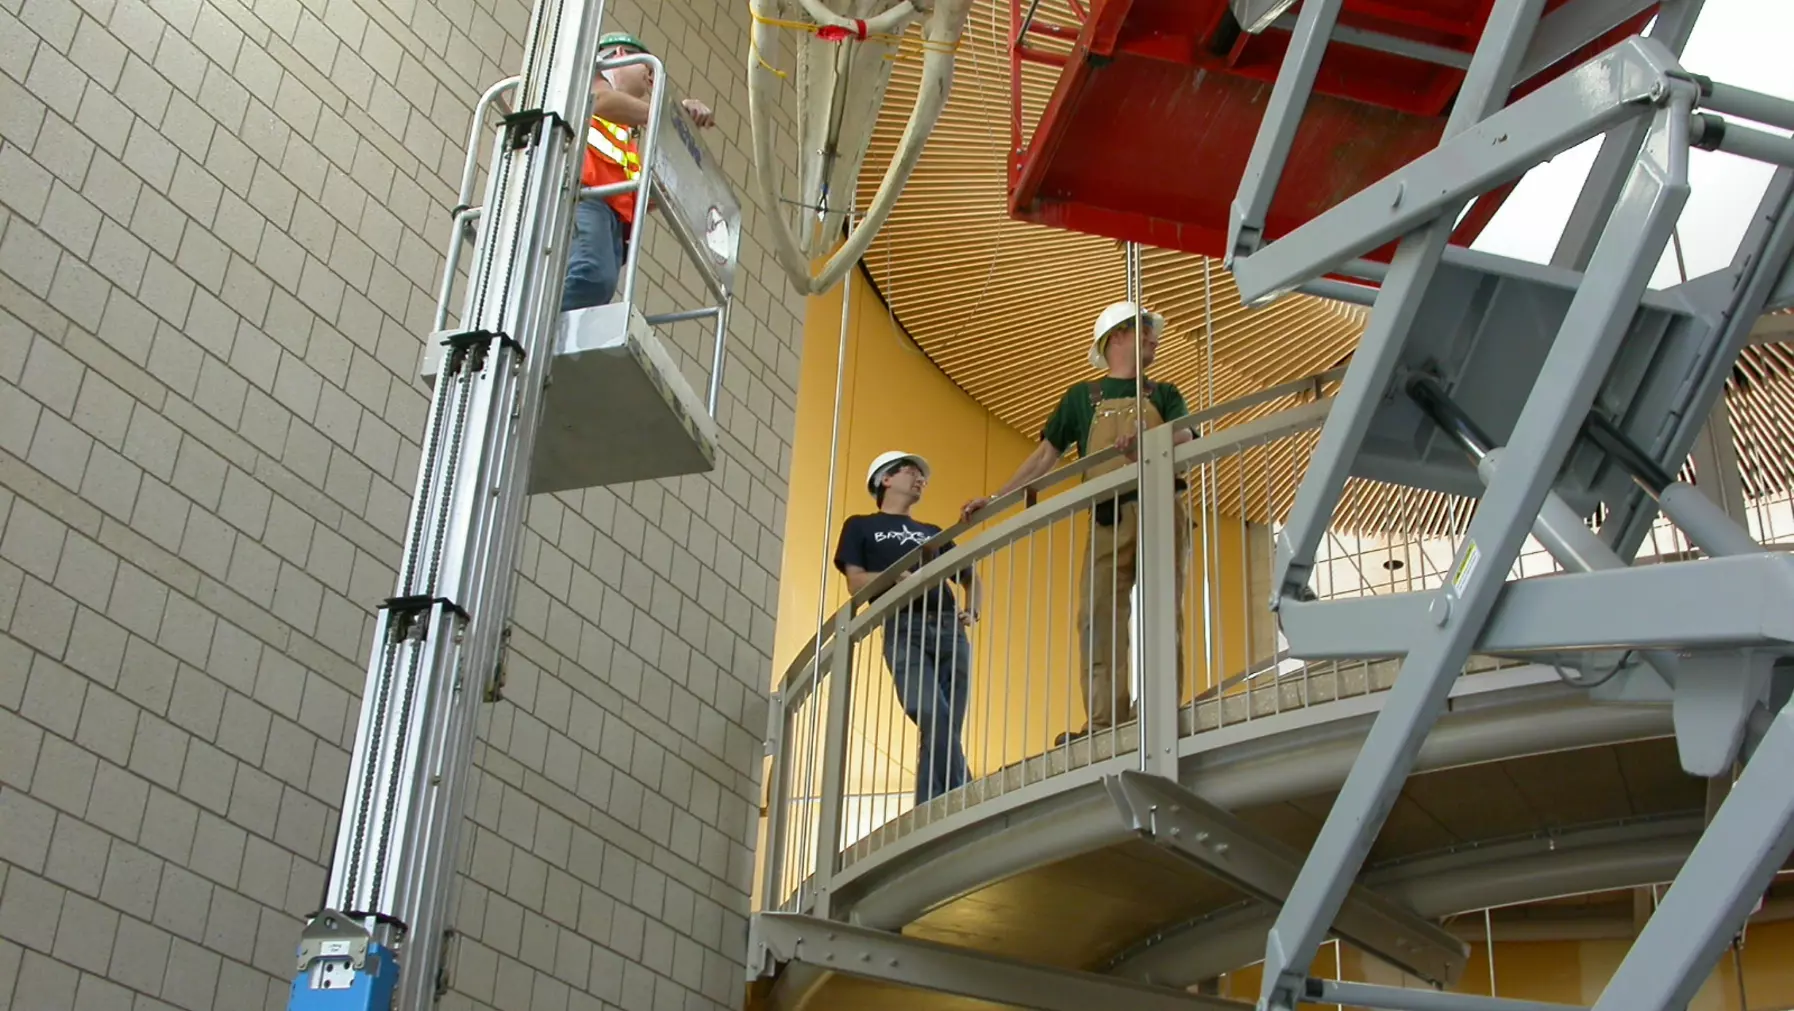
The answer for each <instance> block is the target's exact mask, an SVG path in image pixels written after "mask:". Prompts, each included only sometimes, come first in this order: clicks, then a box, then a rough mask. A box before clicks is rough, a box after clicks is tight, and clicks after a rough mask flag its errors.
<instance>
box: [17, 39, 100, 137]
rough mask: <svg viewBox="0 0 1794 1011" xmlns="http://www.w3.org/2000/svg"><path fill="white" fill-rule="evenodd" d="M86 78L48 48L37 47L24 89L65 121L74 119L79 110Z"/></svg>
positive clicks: (60, 55) (61, 56)
mask: <svg viewBox="0 0 1794 1011" xmlns="http://www.w3.org/2000/svg"><path fill="white" fill-rule="evenodd" d="M86 88H87V75H86V74H83V73H82V72H81V69H80V68H79V67H77V66H75V64H73V63H71V62H70V61H69V60H68V59H67V58H66V57H64V56H63V55H62V54H61V53H59V52H57V51H56V50H55V49H54V48H52V47H51V46H39V47H37V53H36V55H35V56H33V57H32V60H31V70H30V72H29V73H28V74H26V76H25V89H26V90H27V91H29V92H31V93H32V94H33V95H36V96H37V98H38V99H39V100H40V101H42V102H43V103H44V104H45V105H46V106H49V107H50V108H51V109H53V110H55V111H56V113H57V114H58V115H60V116H62V117H63V118H64V119H74V118H75V114H76V113H77V112H78V111H79V110H80V108H81V94H82V92H83V91H85V90H86Z"/></svg>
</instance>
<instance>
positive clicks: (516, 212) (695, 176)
mask: <svg viewBox="0 0 1794 1011" xmlns="http://www.w3.org/2000/svg"><path fill="white" fill-rule="evenodd" d="M603 14H604V3H603V0H581V2H574V3H567V4H558V3H550V2H542V3H538V4H537V5H536V6H535V10H534V12H533V13H532V15H531V19H530V27H529V38H528V42H527V44H526V47H525V51H524V58H523V64H524V66H523V72H522V74H521V75H519V76H518V77H516V78H511V79H509V80H507V81H504V82H501V83H500V84H498V85H494V86H493V87H492V88H491V89H489V90H488V91H487V92H486V94H485V95H483V96H482V97H481V99H480V102H479V104H478V105H477V106H476V108H475V116H474V125H473V129H472V139H471V141H470V149H469V152H468V156H467V166H466V170H465V173H464V176H463V183H462V190H461V194H460V206H458V207H457V208H455V211H454V234H453V237H452V239H451V245H450V246H449V250H448V253H449V255H448V260H447V263H446V264H445V267H444V277H443V284H442V289H441V295H440V301H439V304H438V306H437V312H436V320H435V327H436V332H434V333H432V334H431V335H430V337H429V340H428V342H427V345H426V349H425V353H424V356H423V368H422V373H423V378H424V379H425V380H426V382H429V383H430V384H431V385H432V386H433V394H432V399H431V404H430V411H429V415H428V420H427V427H426V429H425V432H424V435H423V452H422V454H421V459H420V462H419V472H418V479H417V486H416V490H415V492H414V495H413V499H412V505H411V513H410V517H409V519H408V521H407V525H406V530H405V537H404V549H403V553H402V555H401V557H400V560H399V579H398V588H397V591H396V593H395V595H394V596H393V597H392V598H391V599H389V600H387V601H386V602H385V604H384V605H382V606H381V607H380V609H379V618H378V621H377V622H376V625H375V630H374V642H373V648H372V656H371V659H370V661H369V666H368V674H367V683H366V687H365V689H364V691H363V696H362V711H361V720H360V725H359V728H358V730H357V732H356V739H355V747H354V751H353V752H352V755H351V760H350V766H349V775H348V782H347V784H346V786H345V790H344V801H343V807H342V814H341V819H340V823H339V825H338V833H337V843H336V850H335V854H334V856H333V857H332V861H331V869H330V878H329V884H328V886H327V888H326V892H325V895H324V901H323V908H322V909H321V910H320V911H318V912H316V913H314V914H312V915H311V916H310V917H309V919H308V922H307V924H306V926H305V928H304V931H303V932H302V934H301V936H300V939H299V946H298V953H297V959H296V963H295V977H294V979H293V983H292V989H291V994H290V997H289V1003H288V1007H289V1008H292V1009H293V1011H425V1009H426V1008H428V1007H430V1006H431V1005H432V1003H433V1002H434V1001H435V999H436V998H437V997H439V996H440V995H441V994H442V993H444V992H446V989H447V985H448V984H447V972H448V962H447V953H446V937H447V935H448V933H449V932H448V930H447V927H448V925H449V909H450V905H451V894H452V889H453V888H454V885H455V876H456V875H455V859H456V854H457V853H458V852H459V850H458V847H457V839H458V837H459V829H460V827H461V824H462V822H463V820H464V816H463V805H464V801H465V795H466V792H467V783H468V779H469V772H470V769H471V765H472V760H473V741H474V736H475V716H476V713H477V711H478V709H479V706H480V705H481V703H482V701H490V700H495V699H496V698H497V697H498V693H499V690H500V689H501V688H502V684H503V677H502V668H501V666H500V665H501V663H502V657H503V651H504V648H505V644H506V642H507V640H508V638H509V634H510V632H509V628H508V627H507V623H508V622H509V612H510V604H511V594H512V589H513V587H514V585H515V583H514V581H515V579H516V573H515V568H516V558H517V551H518V545H519V541H520V537H519V534H520V528H521V525H522V519H523V512H524V507H525V502H526V499H527V497H528V495H529V494H530V493H533V492H553V491H563V490H569V489H576V488H586V487H593V486H596V485H604V484H615V483H618V482H622V481H633V480H643V479H649V478H656V477H667V476H673V475H677V474H689V473H698V472H703V471H708V470H710V469H712V468H713V466H714V464H715V457H716V429H715V422H714V415H715V411H716V405H717V399H718V396H719V393H720V389H721V377H722V367H723V347H724V338H725V336H726V332H727V327H728V311H729V305H730V302H731V298H732V293H733V285H734V274H735V267H736V262H737V253H738V250H739V243H740V231H741V212H740V207H739V205H738V204H737V202H736V199H735V196H734V194H733V192H732V191H731V189H730V184H729V182H728V180H727V178H726V176H724V174H723V172H722V170H721V167H720V165H718V163H717V162H716V161H715V159H713V158H712V157H711V156H710V155H709V154H708V152H707V151H706V150H705V149H704V147H703V145H702V144H701V143H700V142H699V141H698V139H697V137H696V136H695V135H694V134H693V132H692V130H691V129H690V127H689V124H687V123H686V122H685V121H684V120H683V119H681V118H680V116H679V114H678V112H677V111H676V110H677V102H676V101H675V100H674V98H673V97H672V95H671V91H670V86H669V84H668V82H667V80H666V74H665V72H664V70H663V69H662V68H661V66H660V62H659V60H657V59H656V58H654V57H653V56H649V55H646V54H640V55H634V56H628V57H623V58H620V59H617V60H613V61H609V62H608V63H607V64H605V66H613V67H614V66H624V65H628V64H633V63H645V64H648V65H650V66H652V67H653V68H654V70H655V71H656V73H655V75H654V92H653V95H652V96H651V99H650V115H649V121H648V123H647V124H646V127H645V129H644V130H643V132H642V135H641V141H640V149H641V159H642V164H643V165H644V166H645V167H646V171H644V172H643V173H642V174H641V175H640V176H639V177H638V178H637V179H635V180H631V181H629V182H624V183H617V184H611V185H607V186H600V187H592V188H589V189H584V190H579V183H578V180H579V177H580V165H581V162H582V159H583V153H584V149H585V142H586V140H585V132H586V131H585V124H586V123H587V122H588V120H589V117H590V113H591V103H592V96H591V80H592V74H593V69H594V67H595V57H596V54H597V45H598V41H597V40H598V37H599V34H600V31H601V23H602V21H603ZM506 93H509V94H511V95H512V100H511V102H510V105H511V106H513V107H514V108H515V109H516V111H509V112H507V114H505V115H504V116H503V118H502V120H501V128H500V130H499V135H498V137H497V138H496V140H495V142H494V144H493V148H492V159H491V163H490V170H489V175H488V178H487V184H486V193H485V202H484V204H483V205H482V206H480V207H473V206H470V205H469V201H470V200H471V198H472V194H473V189H474V179H475V175H476V165H475V158H476V153H477V149H478V145H479V144H480V136H481V133H482V131H483V127H482V123H483V120H484V115H485V112H486V110H487V108H488V107H489V106H490V105H492V104H493V103H495V102H498V101H500V100H501V98H502V97H503V96H504V95H505V94H506ZM500 107H501V108H503V106H500ZM669 124H670V125H671V126H672V128H673V130H672V136H671V137H666V136H663V133H664V132H665V131H664V128H665V127H666V126H667V125H669ZM576 190H578V192H577V193H576V192H575V191H576ZM623 192H634V193H635V194H636V195H637V200H638V201H641V202H644V203H647V204H648V209H647V210H643V211H641V212H639V213H637V214H636V216H635V221H634V223H633V225H632V227H631V232H630V241H629V252H628V257H627V259H626V261H625V262H624V264H623V265H622V275H623V276H622V278H621V300H620V301H619V302H615V303H612V304H610V305H605V306H598V307H594V308H591V309H583V310H579V311H576V312H573V313H567V314H562V313H560V312H559V311H558V310H559V303H560V296H561V287H562V277H563V275H564V271H565V267H566V258H567V245H568V243H569V240H570V239H571V235H572V222H573V205H574V200H575V198H576V197H578V198H583V199H602V198H604V197H607V196H613V195H615V194H618V193H623ZM650 196H651V198H652V199H651V201H650V200H649V199H648V198H649V197H650ZM649 210H652V211H654V212H656V215H657V216H658V217H659V218H661V219H662V220H663V221H665V222H666V223H667V224H668V225H669V226H670V230H671V231H672V233H673V234H674V236H675V238H676V239H677V240H678V242H679V245H680V246H681V248H682V249H683V250H684V252H685V254H686V256H687V259H688V260H689V261H690V263H691V265H692V266H694V267H695V268H696V270H697V273H698V274H699V275H700V277H701V279H702V282H703V285H704V287H705V288H706V289H707V290H708V292H709V294H710V295H711V296H712V304H710V305H708V306H706V307H703V308H697V309H686V310H680V311H674V312H668V313H664V314H661V315H659V316H644V315H643V314H642V312H641V311H640V310H639V309H638V308H637V305H636V303H637V302H638V301H639V299H638V298H637V294H638V291H639V287H638V283H637V281H638V276H639V273H640V271H639V265H640V264H639V261H640V258H641V250H642V245H643V238H644V223H645V221H646V219H647V218H648V217H649V216H650V214H649V213H648V211H649ZM476 225H477V228H476ZM470 237H473V239H474V254H473V261H472V264H471V267H470V269H469V270H468V276H467V291H466V295H465V298H464V303H463V310H462V312H461V314H460V329H448V328H446V323H447V320H448V304H449V301H450V297H451V291H452V287H453V284H454V280H455V277H456V274H457V272H458V260H459V254H460V250H461V246H462V243H463V242H464V241H467V239H468V238H470ZM706 319H708V320H714V321H715V326H716V331H715V343H714V346H713V352H712V358H711V374H710V388H709V396H708V398H707V400H708V405H707V406H706V403H705V401H703V400H700V399H699V398H698V397H697V396H696V394H695V393H694V391H693V390H692V389H691V388H690V386H689V385H688V384H687V383H686V381H685V380H684V378H683V377H682V376H681V374H680V372H679V370H678V368H677V366H676V364H675V363H674V362H673V360H672V359H671V357H670V356H669V355H668V353H667V351H666V350H665V349H664V348H663V346H662V345H661V343H660V341H659V340H658V339H657V338H656V336H655V334H654V329H653V328H654V327H655V326H657V325H662V324H672V323H678V322H683V321H696V320H706Z"/></svg>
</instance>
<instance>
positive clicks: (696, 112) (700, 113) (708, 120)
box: [679, 98, 716, 127]
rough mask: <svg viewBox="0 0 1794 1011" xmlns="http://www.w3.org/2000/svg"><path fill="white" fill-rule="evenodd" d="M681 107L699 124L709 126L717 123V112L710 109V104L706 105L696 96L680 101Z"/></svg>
mask: <svg viewBox="0 0 1794 1011" xmlns="http://www.w3.org/2000/svg"><path fill="white" fill-rule="evenodd" d="M679 107H680V108H681V109H684V110H685V114H686V115H687V116H690V117H691V121H692V122H694V123H696V124H698V125H699V126H702V127H709V126H715V125H716V113H714V112H712V111H710V106H708V105H705V104H704V103H703V102H700V101H698V100H697V99H695V98H688V99H686V100H685V101H683V102H680V103H679Z"/></svg>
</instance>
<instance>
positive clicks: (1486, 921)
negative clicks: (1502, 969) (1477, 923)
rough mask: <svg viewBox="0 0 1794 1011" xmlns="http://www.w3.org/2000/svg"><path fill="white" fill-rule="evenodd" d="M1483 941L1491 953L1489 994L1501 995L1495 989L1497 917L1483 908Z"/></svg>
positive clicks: (1492, 995) (1493, 995) (1489, 953)
mask: <svg viewBox="0 0 1794 1011" xmlns="http://www.w3.org/2000/svg"><path fill="white" fill-rule="evenodd" d="M1483 943H1484V944H1485V945H1486V946H1487V947H1486V949H1485V950H1486V951H1487V952H1488V955H1489V996H1491V997H1497V996H1500V995H1499V994H1498V993H1496V991H1495V918H1494V916H1493V915H1492V914H1491V913H1490V911H1489V910H1488V909H1487V908H1485V909H1484V910H1483Z"/></svg>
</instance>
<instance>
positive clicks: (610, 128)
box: [586, 116, 642, 179]
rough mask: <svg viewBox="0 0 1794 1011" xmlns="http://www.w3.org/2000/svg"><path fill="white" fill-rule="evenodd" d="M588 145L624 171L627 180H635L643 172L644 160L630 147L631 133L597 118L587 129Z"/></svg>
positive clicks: (593, 119) (595, 117) (593, 118)
mask: <svg viewBox="0 0 1794 1011" xmlns="http://www.w3.org/2000/svg"><path fill="white" fill-rule="evenodd" d="M586 143H587V144H589V145H590V146H591V147H592V149H593V150H595V151H597V152H598V153H599V154H600V155H603V156H604V157H605V159H606V160H608V161H610V162H612V163H614V164H615V165H617V166H618V167H620V168H621V169H622V170H623V175H624V177H625V178H628V179H634V178H635V177H636V176H637V175H639V174H640V173H641V171H642V159H641V156H640V155H638V154H637V153H636V152H635V151H634V150H633V149H631V148H630V146H629V131H628V130H626V129H624V128H623V127H620V126H618V125H616V124H615V123H610V122H607V121H605V120H602V119H599V118H598V117H597V116H593V117H592V124H591V126H589V127H587V128H586Z"/></svg>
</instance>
